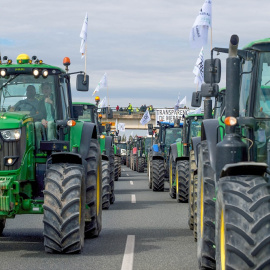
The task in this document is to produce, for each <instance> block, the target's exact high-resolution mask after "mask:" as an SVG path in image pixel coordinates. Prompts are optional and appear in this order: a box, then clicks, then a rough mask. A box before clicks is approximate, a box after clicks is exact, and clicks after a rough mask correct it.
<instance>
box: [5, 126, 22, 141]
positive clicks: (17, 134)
mask: <svg viewBox="0 0 270 270" xmlns="http://www.w3.org/2000/svg"><path fill="white" fill-rule="evenodd" d="M1 136H2V138H3V139H4V140H5V141H17V140H19V139H20V138H21V130H20V129H9V130H2V131H1Z"/></svg>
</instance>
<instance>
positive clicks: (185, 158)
mask: <svg viewBox="0 0 270 270" xmlns="http://www.w3.org/2000/svg"><path fill="white" fill-rule="evenodd" d="M178 160H189V157H177V158H176V159H175V161H178Z"/></svg>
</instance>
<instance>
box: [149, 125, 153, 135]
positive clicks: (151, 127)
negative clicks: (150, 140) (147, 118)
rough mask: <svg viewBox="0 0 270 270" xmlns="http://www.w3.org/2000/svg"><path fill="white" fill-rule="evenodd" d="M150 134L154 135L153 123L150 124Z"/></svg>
mask: <svg viewBox="0 0 270 270" xmlns="http://www.w3.org/2000/svg"><path fill="white" fill-rule="evenodd" d="M148 134H149V135H153V124H148Z"/></svg>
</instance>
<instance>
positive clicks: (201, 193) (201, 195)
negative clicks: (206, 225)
mask: <svg viewBox="0 0 270 270" xmlns="http://www.w3.org/2000/svg"><path fill="white" fill-rule="evenodd" d="M203 216H204V214H203V178H201V237H203Z"/></svg>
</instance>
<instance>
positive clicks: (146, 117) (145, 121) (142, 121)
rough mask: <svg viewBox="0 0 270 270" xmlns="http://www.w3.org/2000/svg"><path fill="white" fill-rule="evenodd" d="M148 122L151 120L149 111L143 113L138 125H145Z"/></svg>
mask: <svg viewBox="0 0 270 270" xmlns="http://www.w3.org/2000/svg"><path fill="white" fill-rule="evenodd" d="M150 120H151V117H150V113H149V111H148V110H147V111H146V112H145V113H144V115H143V117H142V119H141V121H140V123H141V124H142V125H146V124H147V123H148V122H149V121H150Z"/></svg>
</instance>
